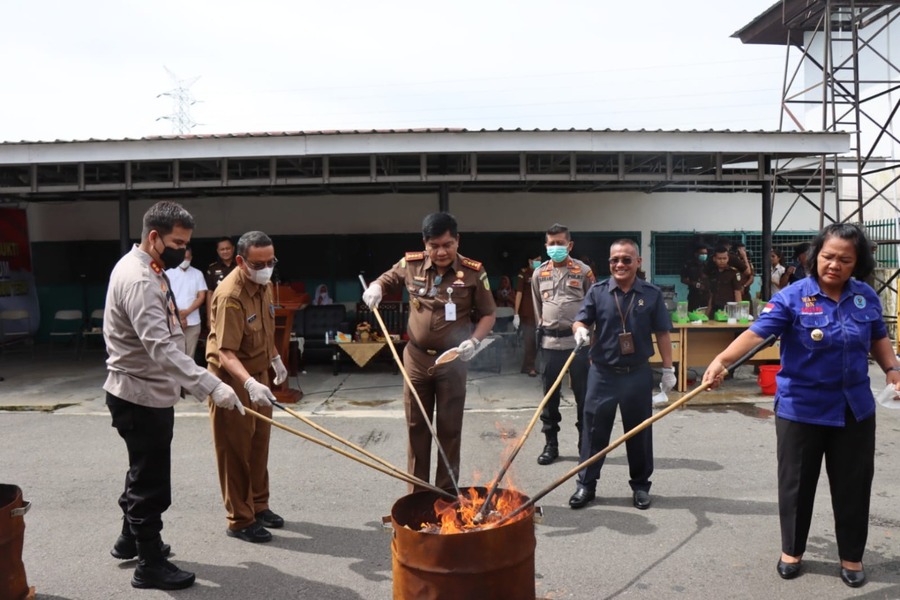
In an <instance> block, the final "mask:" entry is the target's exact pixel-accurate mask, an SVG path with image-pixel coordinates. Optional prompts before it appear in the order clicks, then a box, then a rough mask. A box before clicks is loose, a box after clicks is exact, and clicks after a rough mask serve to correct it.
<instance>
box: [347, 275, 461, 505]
mask: <svg viewBox="0 0 900 600" xmlns="http://www.w3.org/2000/svg"><path fill="white" fill-rule="evenodd" d="M359 282H360V283H361V284H362V286H363V290H366V289H367V288H368V286H367V285H366V280H365V279H363V276H362V275H360V276H359ZM372 312H373V313H374V314H375V318H376V319H377V320H378V326H379V327H381V331H382V332H384V340H385V341H386V342H387V345H388V348H390V349H391V354H393V355H394V360H395V361H397V366H398V367H399V368H400V373H401V374H402V375H403V380H404V381H405V382H406V385H407V386H409V390H410V392H412V395H413V398H415V399H416V404H418V405H419V412H421V413H422V418H423V419H425V423H426V424H427V425H428V431H430V432H431V437H432V439H433V440H434V443H435V445H436V446H437V449H438V454H439V455H440V457H441V459H442V460H443V461H444V466H445V467H446V468H447V473H448V475H449V477H450V482H451V483H452V484H453V490H454V491H455V492H456V496H457V497H461V496H462V493H461V492H460V491H459V484H458V483H457V482H456V474H455V473H454V472H453V467H452V466H450V459H449V458H447V453H446V452H444V447H443V446H441V441H440V440H439V439H438V434H437V431H436V430H435V428H434V425H433V424H432V422H431V419H430V418H429V417H428V413H427V412H426V411H425V405H424V404H422V399H421V398H419V392H417V391H416V387H415V386H414V385H413V383H412V380H411V379H410V378H409V373H407V372H406V368H405V367H404V366H403V361H402V360H401V359H400V355H399V354H397V348H396V347H394V340H393V338H391V332H390V331H388V328H387V327H386V326H385V324H384V321H382V320H381V313H380V312H378V307H377V306H373V307H372Z"/></svg>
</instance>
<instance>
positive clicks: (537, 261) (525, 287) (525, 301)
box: [513, 254, 541, 377]
mask: <svg viewBox="0 0 900 600" xmlns="http://www.w3.org/2000/svg"><path fill="white" fill-rule="evenodd" d="M539 266H541V256H540V254H539V255H537V256H535V257H534V258H529V259H528V264H527V265H526V266H525V267H522V268H521V269H519V275H518V277H517V278H516V305H515V311H516V314H515V316H514V317H513V327H515V328H516V329H518V328H519V326H522V343H523V344H524V346H525V357H524V358H523V359H522V372H523V373H527V374H528V376H529V377H537V369H535V368H534V359H535V358H536V357H537V345H536V342H535V339H534V333H535V327H536V326H537V325H536V323H535V319H534V300H533V299H532V297H531V278H532V277H533V276H534V270H535V269H537V268H538V267H539Z"/></svg>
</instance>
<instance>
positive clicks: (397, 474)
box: [244, 406, 458, 500]
mask: <svg viewBox="0 0 900 600" xmlns="http://www.w3.org/2000/svg"><path fill="white" fill-rule="evenodd" d="M244 410H245V411H247V414H248V415H253V416H254V417H256V418H257V419H259V420H260V421H265V422H266V423H269V424H270V425H272V426H273V427H277V428H279V429H283V430H284V431H287V432H289V433H293V434H294V435H296V436H297V437H301V438H303V439H304V440H306V441H308V442H312V443H314V444H318V445H319V446H322V447H323V448H328V449H329V450H333V451H334V452H337V453H338V454H340V455H341V456H346V457H347V458H349V459H351V460H355V461H356V462H358V463H359V464H361V465H365V466H367V467H371V468H373V469H375V470H376V471H379V472H381V473H384V474H385V475H390V476H391V477H393V478H395V479H399V480H401V481H405V482H406V483H411V484H413V485H418V486H421V487H424V488H428V489H429V490H431V491H432V492H437V493H439V494H441V495H443V496H447V497H448V498H452V499H453V500H456V499H457V498H458V497H457V496H454V495H453V494H451V493H450V492H447V491H445V490H442V489H441V488H439V487H437V486H433V485H431V484H430V483H428V482H427V481H422V480H421V479H419V478H418V477H415V476H413V475H410V474H409V473H404V472H403V471H391V470H389V469H385V468H384V467H382V466H381V465H379V464H376V463H373V462H370V461H368V460H364V459H362V458H360V457H358V456H354V455H352V454H350V453H349V452H347V451H346V450H342V449H341V448H338V447H337V446H332V445H331V444H328V443H326V442H323V441H322V440H320V439H317V438H315V437H313V436H311V435H309V434H307V433H303V432H302V431H297V430H296V429H294V428H293V427H288V426H287V425H283V424H281V423H279V422H278V421H276V420H274V419H270V418H269V417H267V416H265V415H263V414H260V413H258V412H256V411H255V410H253V409H252V408H250V407H248V406H245V407H244Z"/></svg>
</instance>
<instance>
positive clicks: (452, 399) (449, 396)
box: [403, 344, 469, 492]
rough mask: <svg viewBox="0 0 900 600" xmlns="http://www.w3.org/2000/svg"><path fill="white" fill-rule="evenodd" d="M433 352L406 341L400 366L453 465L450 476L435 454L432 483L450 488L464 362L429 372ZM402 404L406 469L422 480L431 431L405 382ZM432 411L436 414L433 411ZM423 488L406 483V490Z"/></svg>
mask: <svg viewBox="0 0 900 600" xmlns="http://www.w3.org/2000/svg"><path fill="white" fill-rule="evenodd" d="M435 358H437V357H435V356H431V355H429V354H427V353H426V352H423V351H422V350H419V349H418V348H416V347H415V346H413V345H412V344H407V345H406V349H405V350H404V351H403V366H404V367H405V368H406V372H407V374H408V375H409V379H410V381H412V384H413V386H414V387H415V388H416V392H418V394H419V399H421V400H422V406H423V407H424V408H425V413H426V414H427V415H428V419H429V420H430V421H431V422H432V423H433V424H434V428H435V430H437V437H438V441H439V442H440V444H441V447H442V448H443V449H444V452H445V453H446V454H447V459H448V461H449V462H450V468H451V469H453V477H452V479H451V476H450V473H449V472H448V471H447V465H446V464H445V462H444V460H443V458H441V456H440V454H439V455H438V457H437V461H438V462H437V469H436V471H437V472H436V475H435V480H434V484H435V485H436V486H437V487H439V488H441V489H445V490H452V489H453V480H457V481H458V480H459V454H460V442H461V438H462V423H463V408H464V407H465V404H466V374H467V373H468V371H469V365H468V363H465V362H463V361H461V360H459V359H457V360H454V361H453V362H449V363H446V364H443V365H440V366H437V367H435V368H434V374H433V375H429V374H428V369H429V368H430V367H433V366H434V360H435ZM403 406H404V409H405V410H406V425H407V428H408V430H409V446H408V447H407V456H408V461H407V470H408V471H409V472H410V473H412V474H413V475H415V476H416V477H418V478H419V479H422V480H424V481H429V480H430V479H429V478H430V474H431V440H432V436H431V431H430V430H429V428H428V424H427V422H426V421H425V419H424V418H423V416H422V411H421V410H420V409H419V405H418V403H417V402H416V399H415V398H414V397H413V394H412V392H411V391H410V389H409V386H407V385H404V386H403ZM435 413H436V414H435ZM423 490H424V488H422V487H420V486H412V485H411V486H410V491H412V492H420V491H423Z"/></svg>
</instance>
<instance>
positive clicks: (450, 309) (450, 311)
mask: <svg viewBox="0 0 900 600" xmlns="http://www.w3.org/2000/svg"><path fill="white" fill-rule="evenodd" d="M444 320H445V321H455V320H456V305H455V304H454V303H452V302H449V303H447V304H445V305H444Z"/></svg>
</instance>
